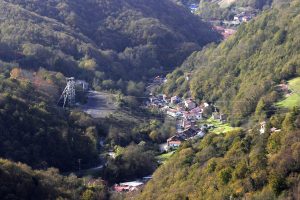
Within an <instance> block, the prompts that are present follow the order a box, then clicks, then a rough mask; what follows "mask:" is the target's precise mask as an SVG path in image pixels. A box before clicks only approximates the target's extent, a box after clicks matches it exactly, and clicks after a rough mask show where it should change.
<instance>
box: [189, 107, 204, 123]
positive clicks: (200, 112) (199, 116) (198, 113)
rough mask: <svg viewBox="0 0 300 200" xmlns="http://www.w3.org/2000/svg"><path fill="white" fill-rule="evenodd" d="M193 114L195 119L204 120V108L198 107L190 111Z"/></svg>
mask: <svg viewBox="0 0 300 200" xmlns="http://www.w3.org/2000/svg"><path fill="white" fill-rule="evenodd" d="M190 113H191V114H192V115H193V119H196V120H202V119H203V109H202V108H200V107H196V108H194V109H192V110H191V111H190Z"/></svg>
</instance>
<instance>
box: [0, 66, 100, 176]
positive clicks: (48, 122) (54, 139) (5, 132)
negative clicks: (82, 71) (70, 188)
mask: <svg viewBox="0 0 300 200" xmlns="http://www.w3.org/2000/svg"><path fill="white" fill-rule="evenodd" d="M5 65H6V64H5V63H1V69H0V71H1V77H0V133H1V134H0V139H1V140H0V157H2V158H6V159H11V160H13V161H20V162H23V163H26V164H28V165H30V166H31V167H33V168H39V169H45V168H48V167H56V168H59V169H60V170H62V171H70V170H74V169H78V159H82V167H85V168H86V167H90V166H95V164H96V163H97V164H98V155H97V137H98V134H99V135H100V132H99V131H98V129H97V123H95V122H94V120H92V119H91V118H90V117H89V116H87V115H85V114H83V113H80V112H77V111H72V112H69V111H67V112H65V111H64V110H62V109H60V108H59V107H57V106H56V102H57V99H58V97H59V96H58V95H59V91H60V89H59V86H60V85H61V84H62V83H64V76H63V75H62V74H61V73H56V72H48V71H45V70H40V71H38V72H37V73H36V74H35V75H33V74H32V73H30V72H27V76H28V77H31V76H32V77H34V78H32V79H31V80H30V79H27V78H25V77H24V78H23V77H22V73H25V72H22V71H21V70H20V69H18V68H13V69H11V68H10V67H9V65H8V66H6V67H5Z"/></svg>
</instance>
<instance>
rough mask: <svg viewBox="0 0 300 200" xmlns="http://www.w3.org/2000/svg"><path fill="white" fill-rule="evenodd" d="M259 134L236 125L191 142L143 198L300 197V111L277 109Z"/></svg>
mask: <svg viewBox="0 0 300 200" xmlns="http://www.w3.org/2000/svg"><path fill="white" fill-rule="evenodd" d="M267 126H268V127H272V126H276V127H277V128H281V129H282V131H280V132H273V133H271V131H270V129H269V128H267V130H266V133H265V134H263V135H260V134H259V131H258V126H252V130H250V131H243V130H236V131H231V132H228V133H226V134H220V135H217V134H214V133H210V134H208V135H206V136H205V137H204V139H203V140H201V141H200V142H199V141H197V140H195V141H191V140H190V141H188V142H186V143H185V144H184V145H183V146H182V147H181V148H180V149H179V150H178V151H177V152H176V153H175V154H174V155H173V156H172V157H171V158H170V160H168V162H167V163H166V164H164V165H162V166H161V167H160V168H159V169H158V170H157V171H156V172H155V173H154V175H153V179H152V180H151V181H150V182H149V183H148V184H147V185H146V188H144V189H143V192H142V194H141V195H140V196H139V198H138V199H141V200H142V199H144V200H146V199H147V200H152V199H157V200H160V199H161V200H163V199H178V200H179V199H180V200H181V199H189V200H194V199H195V200H196V199H197V200H202V199H203V200H210V199H216V200H230V199H231V200H232V199H235V200H237V199H252V200H266V199H269V200H275V199H280V200H286V199H295V200H296V199H299V186H300V176H299V169H300V154H299V152H300V143H299V139H300V115H299V111H297V112H295V111H293V112H291V113H288V114H286V115H284V114H283V115H276V116H274V117H273V118H272V120H271V121H270V123H269V124H268V125H267Z"/></svg>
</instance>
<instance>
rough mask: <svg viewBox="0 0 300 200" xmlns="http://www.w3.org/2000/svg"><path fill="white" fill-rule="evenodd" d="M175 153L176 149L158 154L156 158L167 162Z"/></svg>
mask: <svg viewBox="0 0 300 200" xmlns="http://www.w3.org/2000/svg"><path fill="white" fill-rule="evenodd" d="M174 153H175V151H171V152H168V153H164V154H161V155H159V156H157V157H156V159H157V160H159V161H160V162H166V161H167V160H168V159H169V158H170V157H171V156H172V155H173V154H174Z"/></svg>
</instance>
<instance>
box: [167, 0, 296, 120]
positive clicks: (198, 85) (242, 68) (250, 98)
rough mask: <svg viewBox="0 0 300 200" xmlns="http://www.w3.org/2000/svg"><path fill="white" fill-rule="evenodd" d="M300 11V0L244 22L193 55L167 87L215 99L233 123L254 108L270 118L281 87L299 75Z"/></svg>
mask: <svg viewBox="0 0 300 200" xmlns="http://www.w3.org/2000/svg"><path fill="white" fill-rule="evenodd" d="M299 13H300V6H299V1H292V2H291V3H284V4H282V5H279V4H278V6H275V7H274V8H273V9H271V10H269V11H266V12H264V13H263V14H262V15H261V16H260V17H258V18H257V19H255V20H253V21H251V22H250V23H248V24H243V25H242V26H241V27H240V28H239V29H238V32H237V33H236V34H235V35H234V36H233V37H231V38H229V39H228V40H227V41H225V42H223V43H221V44H220V45H218V46H216V45H212V46H210V47H207V48H206V49H205V50H203V51H200V52H197V53H193V54H192V55H191V56H190V57H189V58H188V59H187V60H186V61H185V62H184V64H183V66H182V67H181V68H180V69H178V70H175V71H174V72H173V73H172V74H170V75H168V83H167V84H166V86H165V87H164V91H165V92H166V93H167V94H170V93H173V94H174V93H175V94H180V95H186V94H188V93H187V91H190V93H191V95H192V96H193V97H194V98H195V99H197V100H206V101H210V102H212V103H215V104H216V105H217V106H219V107H220V108H221V110H222V112H225V113H228V114H230V115H231V122H232V124H233V125H238V124H240V122H243V120H244V119H245V117H248V116H249V115H251V114H252V113H254V112H255V114H256V115H257V116H258V117H262V118H264V117H266V116H269V115H270V114H272V112H273V111H274V110H275V108H274V107H273V105H274V102H276V101H277V100H278V99H279V98H281V93H280V91H278V90H277V89H276V85H278V84H280V83H281V81H282V80H289V79H291V78H293V77H297V76H299V75H300V71H299V70H300V67H299V66H300V63H299V55H300V51H299V49H300V48H299V44H300V43H299V40H300V37H299V34H298V32H299V27H300V26H299V25H300V21H299V16H300V14H299ZM187 74H191V79H189V80H187V79H186V78H185V77H186V76H187Z"/></svg>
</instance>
